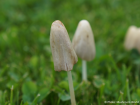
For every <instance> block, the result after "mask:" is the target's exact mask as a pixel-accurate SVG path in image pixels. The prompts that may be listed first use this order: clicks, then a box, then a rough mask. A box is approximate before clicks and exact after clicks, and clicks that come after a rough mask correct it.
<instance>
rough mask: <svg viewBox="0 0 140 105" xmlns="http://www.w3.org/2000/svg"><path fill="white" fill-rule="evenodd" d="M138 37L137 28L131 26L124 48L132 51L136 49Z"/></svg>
mask: <svg viewBox="0 0 140 105" xmlns="http://www.w3.org/2000/svg"><path fill="white" fill-rule="evenodd" d="M137 37H138V34H137V27H136V26H130V27H129V29H128V31H127V34H126V37H125V41H124V47H125V49H126V50H132V49H134V48H135V45H136V40H137Z"/></svg>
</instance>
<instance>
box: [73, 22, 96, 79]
mask: <svg viewBox="0 0 140 105" xmlns="http://www.w3.org/2000/svg"><path fill="white" fill-rule="evenodd" d="M72 44H73V47H74V50H75V51H76V54H77V56H78V57H80V58H81V59H82V60H83V63H82V66H83V67H82V69H83V70H82V72H83V73H82V75H83V80H85V81H86V80H87V71H86V61H91V60H93V59H94V57H95V52H96V51H95V42H94V36H93V32H92V29H91V26H90V24H89V22H88V21H87V20H81V21H80V22H79V24H78V27H77V29H76V32H75V35H74V38H73V41H72Z"/></svg>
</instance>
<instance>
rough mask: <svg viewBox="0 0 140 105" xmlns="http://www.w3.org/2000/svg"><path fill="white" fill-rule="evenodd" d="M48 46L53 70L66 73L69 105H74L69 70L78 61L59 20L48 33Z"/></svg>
mask: <svg viewBox="0 0 140 105" xmlns="http://www.w3.org/2000/svg"><path fill="white" fill-rule="evenodd" d="M50 45H51V50H52V56H53V62H54V69H55V70H56V71H61V70H64V71H67V74H68V81H69V89H70V96H71V104H72V105H76V101H75V95H74V88H73V82H72V75H71V70H72V69H73V66H74V64H75V63H76V62H77V61H78V59H77V55H76V53H75V51H74V49H73V46H72V44H71V41H70V38H69V35H68V32H67V30H66V28H65V26H64V25H63V23H62V22H61V21H59V20H56V21H54V22H53V23H52V26H51V33H50Z"/></svg>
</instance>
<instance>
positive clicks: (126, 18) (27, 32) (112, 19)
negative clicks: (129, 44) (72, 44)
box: [0, 0, 140, 105]
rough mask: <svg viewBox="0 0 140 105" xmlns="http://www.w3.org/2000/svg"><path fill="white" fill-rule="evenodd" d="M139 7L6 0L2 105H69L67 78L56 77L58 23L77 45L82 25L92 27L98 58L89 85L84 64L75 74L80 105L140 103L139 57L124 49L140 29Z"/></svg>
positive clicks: (0, 31) (0, 43) (108, 1)
mask: <svg viewBox="0 0 140 105" xmlns="http://www.w3.org/2000/svg"><path fill="white" fill-rule="evenodd" d="M139 4H140V1H139V0H69V1H67V0H1V1H0V105H8V104H9V103H11V105H19V104H20V103H21V105H28V104H32V105H37V103H38V104H39V105H70V96H69V87H68V80H67V73H66V72H64V71H62V72H55V71H54V66H53V61H52V53H51V49H50V40H49V38H50V27H51V24H52V22H53V21H55V20H60V21H62V22H63V24H64V25H65V27H66V29H67V31H68V33H69V37H70V39H71V40H72V38H73V36H74V33H75V30H76V27H77V25H78V23H79V21H80V20H82V19H86V20H88V21H89V23H90V25H91V27H92V30H93V33H94V39H95V44H96V58H95V59H94V60H93V61H91V62H87V72H88V82H83V81H82V77H81V76H82V74H81V70H82V60H81V59H79V60H78V62H77V64H75V66H74V69H73V70H72V75H73V82H74V88H75V95H76V101H77V104H78V105H93V104H94V105H103V104H104V101H119V100H120V101H122V100H123V101H128V100H129V101H130V100H133V101H136V100H140V83H139V79H140V78H139V75H140V72H139V70H140V69H139V67H140V66H139V65H140V56H139V54H138V52H137V51H136V50H132V51H129V52H128V51H126V50H125V49H124V46H123V44H124V37H125V35H126V32H127V29H128V27H129V26H131V25H136V26H137V27H139V26H140V22H139V21H140V9H139ZM127 80H129V82H128V81H127ZM12 85H13V91H11V87H12ZM128 87H129V88H128ZM12 94H13V95H12ZM38 94H40V96H39V97H38V96H37V95H38Z"/></svg>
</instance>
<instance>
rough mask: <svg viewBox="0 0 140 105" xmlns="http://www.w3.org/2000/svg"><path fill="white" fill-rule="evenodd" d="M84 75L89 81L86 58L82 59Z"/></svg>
mask: <svg viewBox="0 0 140 105" xmlns="http://www.w3.org/2000/svg"><path fill="white" fill-rule="evenodd" d="M82 77H83V80H84V81H87V64H86V61H85V60H82Z"/></svg>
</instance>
